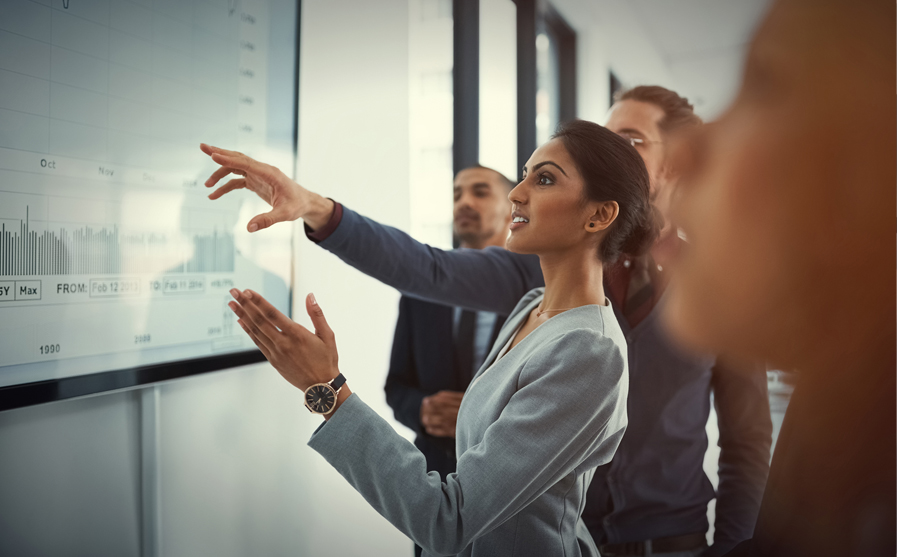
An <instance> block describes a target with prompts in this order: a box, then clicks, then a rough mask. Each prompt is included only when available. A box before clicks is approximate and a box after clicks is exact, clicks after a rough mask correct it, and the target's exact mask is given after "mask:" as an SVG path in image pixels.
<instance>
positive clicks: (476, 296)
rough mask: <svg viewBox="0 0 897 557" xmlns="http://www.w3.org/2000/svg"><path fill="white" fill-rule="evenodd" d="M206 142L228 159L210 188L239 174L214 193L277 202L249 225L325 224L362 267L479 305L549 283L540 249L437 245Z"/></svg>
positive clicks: (413, 289) (390, 280) (493, 307)
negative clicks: (244, 194) (244, 191)
mask: <svg viewBox="0 0 897 557" xmlns="http://www.w3.org/2000/svg"><path fill="white" fill-rule="evenodd" d="M201 148H202V150H203V152H204V153H206V154H207V155H209V156H210V157H211V158H212V160H213V161H214V162H215V163H217V164H219V165H221V167H220V168H219V169H218V170H216V171H215V172H214V173H213V174H212V175H211V176H210V177H209V179H208V180H206V187H213V186H215V185H216V184H217V183H218V182H219V181H221V180H222V179H224V178H226V177H227V176H229V175H230V174H235V175H236V176H235V177H234V178H233V179H231V180H229V181H228V182H226V183H225V184H223V185H222V186H220V187H218V188H217V189H216V190H215V191H213V192H212V193H211V194H210V195H209V198H210V199H218V198H219V197H221V196H222V195H225V194H227V193H229V192H231V191H234V190H237V189H248V190H250V191H252V192H254V193H256V195H258V196H259V197H261V198H262V199H263V200H265V201H266V202H267V203H269V204H270V205H271V207H272V209H271V211H270V212H268V213H264V214H261V215H257V216H255V217H253V218H252V219H251V220H250V221H249V223H248V225H247V229H248V230H249V231H250V232H255V231H257V230H263V229H265V228H268V227H269V226H271V225H273V224H275V223H278V222H286V221H291V220H296V219H300V218H301V219H304V221H305V224H306V225H307V227H308V228H307V229H306V230H307V232H311V231H318V230H321V229H325V228H326V229H327V231H328V232H329V234H327V236H326V238H316V237H315V235H314V234H309V236H310V237H311V238H312V239H313V240H315V241H317V242H318V244H319V245H320V246H321V247H322V248H324V249H326V250H328V251H330V252H332V253H333V254H335V255H336V256H337V257H339V258H340V259H342V260H343V261H345V262H346V263H348V264H349V265H351V266H353V267H355V268H356V269H358V270H360V271H361V272H363V273H365V274H367V275H369V276H371V277H373V278H375V279H377V280H379V281H380V282H383V283H384V284H388V285H389V286H392V287H394V288H396V289H398V290H400V291H402V292H404V293H406V294H409V295H411V296H413V297H417V298H422V299H426V300H430V301H434V302H438V303H443V304H447V305H457V306H462V307H466V308H469V309H474V310H481V311H494V312H497V313H502V314H507V313H510V311H511V310H512V309H513V308H514V306H515V305H516V304H517V302H518V301H519V300H520V298H522V297H523V295H524V294H526V293H527V292H528V291H530V290H532V289H533V288H536V287H539V286H543V285H544V281H543V279H542V271H541V269H540V267H539V260H538V258H537V257H536V256H534V255H519V254H514V253H511V252H508V251H506V250H503V249H500V248H486V249H484V250H466V249H460V250H451V251H444V250H440V249H437V248H433V247H430V246H428V245H426V244H422V243H420V242H418V241H417V240H415V239H414V238H412V237H411V236H409V235H408V234H406V233H404V232H402V231H401V230H398V229H396V228H393V227H391V226H385V225H382V224H380V223H378V222H376V221H373V220H371V219H368V218H366V217H363V216H361V215H359V214H358V213H355V212H354V211H352V210H350V209H348V208H345V207H343V206H339V205H337V204H334V202H333V201H331V200H329V199H326V198H324V197H322V196H320V195H318V194H316V193H314V192H311V191H309V190H307V189H305V188H303V187H302V186H300V185H299V184H297V183H296V182H295V181H293V180H291V179H290V178H289V177H288V176H286V175H285V174H284V173H283V172H281V171H280V170H278V169H277V168H275V167H273V166H271V165H267V164H264V163H260V162H258V161H256V160H254V159H252V158H250V157H248V156H246V155H244V154H242V153H238V152H236V151H228V150H225V149H220V148H217V147H212V146H210V145H202V146H201ZM335 209H336V210H337V211H338V214H336V213H335Z"/></svg>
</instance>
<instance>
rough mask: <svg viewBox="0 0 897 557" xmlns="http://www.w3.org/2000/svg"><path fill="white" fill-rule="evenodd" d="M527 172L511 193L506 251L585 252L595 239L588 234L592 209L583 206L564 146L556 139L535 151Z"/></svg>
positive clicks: (579, 181)
mask: <svg viewBox="0 0 897 557" xmlns="http://www.w3.org/2000/svg"><path fill="white" fill-rule="evenodd" d="M523 172H524V176H523V179H522V180H521V181H520V183H519V184H517V186H516V187H515V188H514V189H513V190H511V193H509V194H508V199H510V200H511V211H512V220H511V225H510V228H511V233H510V236H509V237H508V241H507V245H506V247H507V248H508V249H509V250H510V251H513V252H515V253H533V254H538V255H548V254H553V253H563V252H565V251H569V250H571V249H573V248H576V247H580V248H581V247H582V243H583V242H584V241H586V240H587V238H586V236H591V235H590V234H588V233H587V232H586V231H585V227H586V226H588V222H589V220H588V218H589V214H590V213H589V210H590V209H589V207H590V205H591V204H585V203H583V180H582V178H581V177H580V175H579V171H578V170H577V169H576V166H575V165H574V164H573V159H572V158H571V157H570V154H569V153H568V152H567V149H566V148H565V147H564V144H563V142H562V141H561V140H560V139H552V140H551V141H549V142H548V143H545V144H544V145H542V146H541V147H539V148H538V149H536V150H535V151H534V152H533V154H532V156H531V157H530V158H529V160H528V161H527V163H526V167H525V168H524V170H523ZM596 245H597V244H596ZM596 257H597V252H596Z"/></svg>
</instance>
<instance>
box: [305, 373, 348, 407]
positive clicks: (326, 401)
mask: <svg viewBox="0 0 897 557" xmlns="http://www.w3.org/2000/svg"><path fill="white" fill-rule="evenodd" d="M345 384H346V378H345V377H343V374H342V373H340V374H339V375H337V376H336V377H334V378H333V379H331V380H330V381H328V382H327V383H315V384H314V385H312V386H311V387H309V388H307V389H305V407H306V408H308V411H309V412H311V413H312V414H329V413H331V412H333V409H334V408H336V396H337V395H338V394H339V391H340V389H342V388H343V385H345Z"/></svg>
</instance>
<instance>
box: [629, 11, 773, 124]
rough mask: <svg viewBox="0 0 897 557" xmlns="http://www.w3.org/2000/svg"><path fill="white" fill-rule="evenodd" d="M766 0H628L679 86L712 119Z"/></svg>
mask: <svg viewBox="0 0 897 557" xmlns="http://www.w3.org/2000/svg"><path fill="white" fill-rule="evenodd" d="M769 3H770V0H630V6H631V9H632V13H633V15H634V17H635V18H636V19H637V20H638V21H639V22H640V23H641V24H642V26H643V27H644V29H645V30H646V32H647V34H648V35H649V36H650V37H651V40H652V41H653V42H654V45H655V47H656V49H657V50H658V52H659V53H660V55H661V56H662V57H663V58H664V59H665V61H666V63H667V65H668V67H669V69H670V73H671V75H672V78H673V80H674V81H675V82H676V88H677V90H678V91H679V92H680V93H682V94H683V95H685V96H686V97H688V98H689V99H690V100H691V101H692V102H693V103H694V104H695V108H696V110H697V111H698V113H699V114H701V115H702V116H703V117H704V118H708V119H709V118H713V117H715V116H717V115H718V114H719V113H720V112H722V110H724V109H725V108H726V106H727V105H728V104H729V102H730V101H731V99H732V98H733V97H734V95H735V92H736V90H737V88H738V84H739V82H740V79H741V67H742V64H743V60H744V56H745V54H746V48H747V45H748V43H749V42H750V40H751V37H752V36H753V33H754V29H755V28H756V26H757V24H759V23H760V21H761V19H762V18H763V15H764V14H765V13H766V9H767V8H768V7H769Z"/></svg>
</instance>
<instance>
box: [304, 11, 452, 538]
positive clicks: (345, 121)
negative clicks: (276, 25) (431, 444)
mask: <svg viewBox="0 0 897 557" xmlns="http://www.w3.org/2000/svg"><path fill="white" fill-rule="evenodd" d="M408 10H409V4H408V0H378V1H377V2H370V1H365V0H354V1H353V0H311V1H308V0H306V1H305V2H303V14H302V21H303V29H302V49H301V60H300V68H301V74H300V91H299V102H300V105H299V165H298V179H299V182H300V183H301V184H303V185H305V186H306V187H308V188H310V189H312V190H314V191H318V192H320V193H322V194H324V195H327V196H330V197H332V198H334V199H337V200H339V201H340V202H342V203H344V204H346V205H347V206H349V207H351V208H353V209H355V210H358V211H359V212H361V213H363V214H364V215H367V216H370V217H372V218H374V219H377V220H379V221H381V222H384V223H388V224H391V225H393V226H397V227H399V228H402V229H404V230H408V229H409V227H410V222H411V218H410V217H411V215H410V204H409V199H410V185H409V150H410V144H409V133H410V124H409V120H408V109H409V98H408V97H409V69H408V66H409V52H408V40H409V32H408V25H409V20H408V18H409V15H408ZM449 187H450V182H448V183H447V184H446V188H449ZM450 199H451V198H450V197H449V196H446V200H447V201H449V202H450ZM296 247H297V252H296V253H297V258H296V260H297V267H296V284H295V290H294V292H295V296H296V298H295V304H296V309H295V315H296V316H297V320H298V321H299V322H301V323H304V324H309V320H308V318H307V317H305V318H304V319H300V318H299V316H301V315H303V314H304V313H305V307H304V298H305V295H306V294H307V293H308V292H314V293H315V296H316V298H317V300H318V303H319V304H320V305H321V308H322V309H323V310H324V315H325V316H326V317H327V320H328V322H329V324H330V326H331V327H332V328H333V330H334V331H335V333H336V338H337V343H338V345H339V352H340V370H341V371H342V372H343V373H344V374H345V375H346V377H347V379H348V381H349V384H350V385H351V386H352V390H353V392H355V393H357V394H358V395H359V396H361V397H362V398H363V399H364V400H365V401H366V402H367V403H368V404H369V405H371V406H372V407H373V408H374V409H375V410H376V411H378V412H379V413H380V414H381V415H383V416H385V417H391V416H392V412H391V411H390V409H389V407H388V406H387V405H386V401H385V396H384V394H383V384H384V382H385V379H386V371H387V366H388V363H389V351H390V348H391V346H392V335H393V328H394V325H395V320H396V316H397V309H398V298H399V297H398V294H397V293H396V292H395V291H394V290H392V289H390V288H387V287H385V286H383V285H381V284H379V283H377V282H376V281H374V280H372V279H370V278H367V277H365V276H363V275H361V274H360V273H358V272H357V271H355V270H353V269H351V268H349V267H348V266H347V265H345V264H344V263H342V262H341V261H339V260H338V259H337V258H336V257H334V256H332V255H330V254H329V253H327V252H325V251H324V250H322V249H320V248H318V247H317V246H315V245H313V244H312V243H311V242H309V241H308V240H306V239H305V238H304V235H302V234H300V235H299V238H298V239H297V241H296ZM302 423H303V427H305V428H306V432H305V434H306V437H305V438H307V434H310V433H311V431H312V429H313V428H314V427H317V425H318V424H319V423H320V419H315V418H312V417H311V416H304V417H303V420H302ZM397 429H400V430H403V429H404V428H403V427H402V426H398V428H397ZM304 459H305V465H304V466H303V468H302V473H303V474H308V475H309V476H308V479H309V480H310V483H311V484H312V490H311V492H310V493H309V496H314V497H315V498H316V500H317V501H318V503H316V506H317V511H318V512H315V513H314V514H313V516H311V517H309V519H308V521H306V522H304V523H302V524H297V527H301V528H303V531H304V535H305V537H306V540H305V545H304V547H306V548H308V550H309V552H308V553H302V552H299V554H309V555H311V554H312V551H315V552H320V554H322V555H326V554H334V555H346V556H349V555H378V556H379V555H399V556H401V555H410V554H411V542H410V541H409V540H408V539H407V538H405V537H404V536H403V535H402V534H400V533H399V532H398V531H397V530H396V529H395V528H393V527H392V526H391V525H390V524H389V523H387V522H386V521H385V520H384V519H383V518H381V517H380V516H379V515H378V514H377V513H376V512H374V511H373V510H372V509H371V507H370V506H369V505H367V503H365V502H364V500H363V499H362V498H361V496H359V495H358V494H357V493H356V492H355V491H354V490H353V489H352V488H351V487H349V485H348V483H347V482H346V481H345V480H344V479H343V478H342V477H341V476H339V475H338V474H337V473H336V472H335V471H334V470H333V469H332V468H331V467H330V466H329V465H328V464H326V462H325V461H324V460H323V458H321V457H320V456H318V455H317V453H314V452H313V451H311V450H310V449H308V450H306V451H305V453H304ZM337 524H338V527H339V529H340V530H341V531H342V532H344V533H345V535H341V536H339V540H338V542H337V543H338V545H337V546H334V542H335V540H334V539H333V538H332V536H331V533H332V531H333V529H334V525H337ZM331 552H332V553H331Z"/></svg>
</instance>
